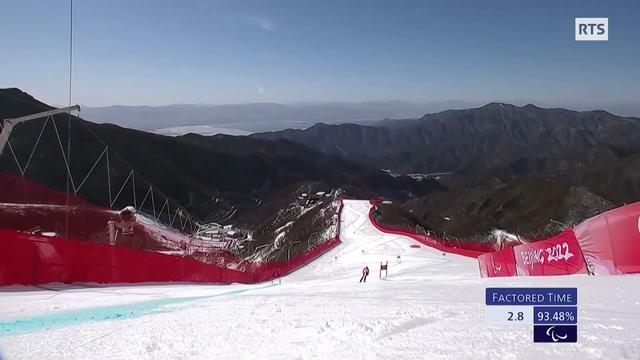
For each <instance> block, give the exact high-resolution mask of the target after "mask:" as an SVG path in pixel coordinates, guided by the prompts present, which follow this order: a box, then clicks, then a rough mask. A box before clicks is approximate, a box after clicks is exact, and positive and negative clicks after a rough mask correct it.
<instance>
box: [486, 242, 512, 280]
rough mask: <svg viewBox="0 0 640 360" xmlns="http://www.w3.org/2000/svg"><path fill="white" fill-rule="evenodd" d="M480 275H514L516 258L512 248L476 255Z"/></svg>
mask: <svg viewBox="0 0 640 360" xmlns="http://www.w3.org/2000/svg"><path fill="white" fill-rule="evenodd" d="M478 266H479V267H480V276H481V277H497V276H516V275H517V271H516V258H515V255H514V254H513V249H512V248H510V247H509V248H504V249H502V250H498V251H496V252H491V253H485V254H482V255H480V256H478Z"/></svg>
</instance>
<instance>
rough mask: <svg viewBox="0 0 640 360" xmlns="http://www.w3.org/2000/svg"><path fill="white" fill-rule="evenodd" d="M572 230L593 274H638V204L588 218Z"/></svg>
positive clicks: (639, 246)
mask: <svg viewBox="0 0 640 360" xmlns="http://www.w3.org/2000/svg"><path fill="white" fill-rule="evenodd" d="M574 231H575V234H576V238H577V239H578V243H579V244H580V247H581V248H582V252H583V253H584V256H585V259H586V262H587V264H588V265H589V268H590V270H591V271H592V272H593V273H594V274H596V275H610V274H622V273H626V274H631V273H640V202H636V203H633V204H629V205H626V206H622V207H619V208H616V209H613V210H609V211H607V212H604V213H602V214H600V215H596V216H594V217H592V218H589V219H587V220H585V221H584V222H582V223H581V224H579V225H578V226H576V228H575V230H574Z"/></svg>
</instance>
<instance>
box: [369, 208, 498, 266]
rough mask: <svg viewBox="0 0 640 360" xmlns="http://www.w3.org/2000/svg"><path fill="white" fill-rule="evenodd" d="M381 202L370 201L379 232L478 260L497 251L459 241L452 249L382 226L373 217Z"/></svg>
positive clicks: (427, 239)
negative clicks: (479, 257) (488, 253)
mask: <svg viewBox="0 0 640 360" xmlns="http://www.w3.org/2000/svg"><path fill="white" fill-rule="evenodd" d="M380 201H381V200H380V199H372V200H371V201H370V203H371V205H372V207H371V211H370V212H369V220H370V221H371V223H372V224H373V226H375V227H376V228H377V229H378V230H380V231H382V232H384V233H387V234H395V235H403V236H407V237H410V238H412V239H414V240H416V241H418V242H420V243H422V244H424V245H427V246H429V247H432V248H435V249H438V250H440V251H443V252H447V253H451V254H457V255H462V256H467V257H472V258H477V257H478V256H480V255H482V254H484V253H486V252H489V251H493V250H495V248H494V247H493V246H490V247H488V245H487V244H479V243H472V242H466V241H459V242H457V243H456V245H458V247H452V246H448V245H445V244H443V243H442V242H440V241H439V239H436V238H434V237H430V236H426V235H423V234H417V233H415V232H411V231H408V230H405V229H394V228H391V227H387V226H384V225H382V224H380V223H379V222H378V220H376V218H375V217H374V216H373V212H374V211H375V209H376V205H377V204H378V203H379V202H380Z"/></svg>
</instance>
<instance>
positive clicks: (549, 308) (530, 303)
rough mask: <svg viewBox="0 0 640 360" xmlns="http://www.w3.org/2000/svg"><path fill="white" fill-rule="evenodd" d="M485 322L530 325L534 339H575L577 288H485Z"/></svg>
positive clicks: (544, 341) (542, 341)
mask: <svg viewBox="0 0 640 360" xmlns="http://www.w3.org/2000/svg"><path fill="white" fill-rule="evenodd" d="M486 304H487V308H486V321H487V324H488V325H529V326H531V325H533V342H541V343H559V342H577V334H578V325H577V324H578V289H577V288H487V289H486Z"/></svg>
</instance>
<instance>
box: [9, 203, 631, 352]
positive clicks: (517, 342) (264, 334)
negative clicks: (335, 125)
mask: <svg viewBox="0 0 640 360" xmlns="http://www.w3.org/2000/svg"><path fill="white" fill-rule="evenodd" d="M344 205H345V206H344V210H343V214H342V234H341V238H342V241H343V244H341V245H339V246H338V247H336V248H334V249H333V250H331V251H330V252H328V253H327V254H325V255H324V256H322V257H321V258H320V259H318V260H316V261H315V262H313V263H312V264H310V265H308V266H306V267H304V268H302V269H301V270H299V271H297V272H295V273H293V274H291V275H289V276H287V277H285V278H283V279H282V284H270V283H266V284H257V285H231V286H207V285H175V284H174V285H137V286H113V287H104V286H93V287H75V288H69V287H57V288H55V287H47V289H44V288H25V287H13V288H9V289H2V292H0V309H1V310H0V330H1V331H2V332H1V333H0V353H1V354H2V356H4V357H5V358H6V359H27V358H38V359H43V358H47V359H56V358H65V359H88V358H93V359H98V358H99V359H105V358H107V359H132V358H145V359H180V358H202V359H205V358H206V359H213V358H215V359H253V358H259V359H536V360H541V359H553V358H558V359H640V281H639V280H640V277H637V276H617V277H587V276H571V277H547V278H503V279H496V278H489V279H480V278H479V275H478V266H477V262H476V260H475V259H469V258H465V257H462V256H456V255H447V256H446V257H445V258H443V257H442V253H441V252H439V251H436V250H433V249H430V248H425V247H424V246H422V247H420V248H417V249H416V248H411V247H410V245H411V244H417V243H416V242H414V241H413V240H411V239H409V238H405V237H402V236H396V235H387V234H383V233H380V232H379V231H378V230H377V229H375V228H374V227H373V225H371V223H370V222H369V220H368V212H369V203H368V201H345V204H344ZM363 250H364V252H363ZM397 255H400V256H401V263H400V264H397V263H396V257H397ZM380 261H389V277H388V278H387V279H384V280H380V279H378V269H379V264H380ZM365 265H368V266H369V268H370V269H371V274H370V276H369V279H368V280H367V282H366V283H364V284H360V283H358V280H359V278H360V273H361V270H362V268H363V267H364V266H365ZM487 286H577V287H578V288H579V290H578V294H579V295H578V297H579V334H578V343H577V344H533V343H532V329H531V326H527V325H520V326H518V325H515V326H505V327H489V326H486V325H485V322H484V311H485V309H484V308H485V306H484V289H485V287H487Z"/></svg>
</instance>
